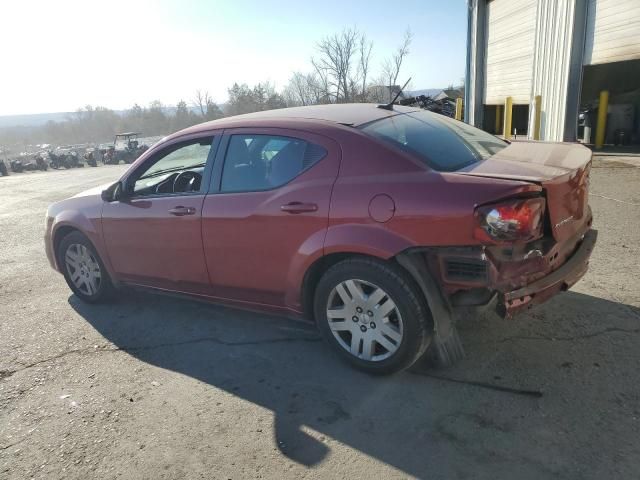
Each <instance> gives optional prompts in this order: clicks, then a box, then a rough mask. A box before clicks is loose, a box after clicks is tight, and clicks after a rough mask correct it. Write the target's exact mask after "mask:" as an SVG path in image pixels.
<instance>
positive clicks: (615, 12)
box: [584, 0, 640, 65]
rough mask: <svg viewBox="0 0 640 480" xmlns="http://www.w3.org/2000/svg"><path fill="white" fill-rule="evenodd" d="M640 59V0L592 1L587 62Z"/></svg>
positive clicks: (586, 45) (585, 53) (585, 56)
mask: <svg viewBox="0 0 640 480" xmlns="http://www.w3.org/2000/svg"><path fill="white" fill-rule="evenodd" d="M633 59H640V0H590V1H589V11H588V14H587V35H586V42H585V52H584V64H585V65H594V64H598V63H610V62H620V61H623V60H633Z"/></svg>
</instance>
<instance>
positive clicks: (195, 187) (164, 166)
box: [133, 137, 213, 196]
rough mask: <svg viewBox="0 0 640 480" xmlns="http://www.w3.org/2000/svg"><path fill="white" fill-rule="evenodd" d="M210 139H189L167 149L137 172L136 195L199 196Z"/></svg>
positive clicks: (134, 188)
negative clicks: (192, 194) (186, 194)
mask: <svg viewBox="0 0 640 480" xmlns="http://www.w3.org/2000/svg"><path fill="white" fill-rule="evenodd" d="M212 141H213V137H207V138H200V139H197V140H189V141H186V142H182V143H178V144H175V145H171V146H170V147H167V148H166V149H165V150H162V151H161V152H159V153H158V154H157V155H156V156H154V157H153V159H152V160H151V162H150V164H147V165H146V166H143V167H142V168H141V169H140V171H139V172H136V174H135V178H134V181H133V194H134V195H135V196H144V195H157V194H179V193H198V192H200V191H201V188H202V175H203V174H204V168H205V165H206V163H207V158H208V157H209V151H210V150H211V143H212Z"/></svg>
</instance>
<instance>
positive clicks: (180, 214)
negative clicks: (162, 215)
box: [169, 206, 196, 217]
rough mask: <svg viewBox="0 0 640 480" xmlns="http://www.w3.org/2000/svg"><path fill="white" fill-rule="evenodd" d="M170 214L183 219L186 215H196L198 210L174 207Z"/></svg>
mask: <svg viewBox="0 0 640 480" xmlns="http://www.w3.org/2000/svg"><path fill="white" fill-rule="evenodd" d="M169 213H170V214H171V215H175V216H176V217H183V216H185V215H193V214H194V213H196V209H195V208H194V207H182V206H179V207H173V208H171V209H169Z"/></svg>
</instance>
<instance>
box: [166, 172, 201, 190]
mask: <svg viewBox="0 0 640 480" xmlns="http://www.w3.org/2000/svg"><path fill="white" fill-rule="evenodd" d="M201 180H202V175H200V174H199V173H197V172H192V171H191V170H186V171H184V172H180V173H179V174H178V175H177V176H176V178H175V179H174V180H173V193H181V192H195V191H196V190H199V189H200V181H201Z"/></svg>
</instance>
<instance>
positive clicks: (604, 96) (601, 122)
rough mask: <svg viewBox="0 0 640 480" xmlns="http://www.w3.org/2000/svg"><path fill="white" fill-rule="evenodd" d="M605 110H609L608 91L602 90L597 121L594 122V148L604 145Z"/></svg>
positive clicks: (605, 128)
mask: <svg viewBox="0 0 640 480" xmlns="http://www.w3.org/2000/svg"><path fill="white" fill-rule="evenodd" d="M607 110H609V91H608V90H602V91H601V92H600V104H599V105H598V122H597V123H596V148H602V146H603V145H604V134H605V133H606V131H607Z"/></svg>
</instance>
